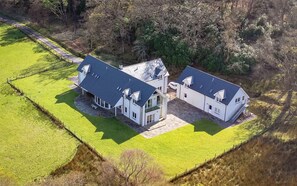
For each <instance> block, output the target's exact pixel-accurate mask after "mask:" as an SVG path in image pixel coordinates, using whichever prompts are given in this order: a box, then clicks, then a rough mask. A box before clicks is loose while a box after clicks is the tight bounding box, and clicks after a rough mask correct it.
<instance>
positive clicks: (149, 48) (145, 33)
mask: <svg viewBox="0 0 297 186" xmlns="http://www.w3.org/2000/svg"><path fill="white" fill-rule="evenodd" d="M133 51H134V52H135V53H136V55H137V56H138V58H139V59H143V58H149V57H152V56H157V57H160V58H162V59H163V60H164V62H165V63H167V64H168V65H175V66H179V67H183V66H186V65H187V64H189V63H190V61H191V58H192V52H191V50H190V48H189V46H188V45H187V44H186V43H184V42H183V41H181V40H180V39H179V37H178V33H177V31H176V30H174V29H168V30H166V31H165V32H164V33H163V32H158V31H156V30H155V28H154V26H153V25H152V24H151V23H147V24H143V25H141V26H140V28H139V29H138V33H137V36H136V42H135V43H134V47H133Z"/></svg>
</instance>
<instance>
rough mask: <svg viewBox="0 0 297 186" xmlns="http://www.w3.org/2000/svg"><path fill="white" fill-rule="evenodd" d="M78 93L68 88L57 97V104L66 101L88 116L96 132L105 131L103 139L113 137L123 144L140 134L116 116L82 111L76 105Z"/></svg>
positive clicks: (115, 140) (84, 115)
mask: <svg viewBox="0 0 297 186" xmlns="http://www.w3.org/2000/svg"><path fill="white" fill-rule="evenodd" d="M77 95H78V94H77V93H76V92H75V91H74V90H68V91H66V92H64V93H62V94H59V95H57V96H56V97H55V98H56V99H57V101H56V104H60V103H65V104H67V105H68V106H70V107H71V108H72V109H74V110H76V111H77V112H79V113H80V114H81V115H83V117H85V118H87V119H88V120H89V121H90V122H91V123H92V124H93V125H94V126H95V127H96V131H95V133H97V132H103V136H102V138H101V140H104V139H112V140H113V141H114V142H116V143H117V144H121V143H124V142H125V141H127V140H129V139H131V138H133V137H134V136H136V135H138V134H137V133H136V132H135V131H133V130H132V129H130V128H129V127H128V126H126V125H124V124H122V123H121V122H120V121H119V120H117V119H116V118H101V117H95V116H90V115H88V114H85V113H83V112H81V111H80V110H78V109H77V108H76V106H75V105H74V100H75V98H76V97H77Z"/></svg>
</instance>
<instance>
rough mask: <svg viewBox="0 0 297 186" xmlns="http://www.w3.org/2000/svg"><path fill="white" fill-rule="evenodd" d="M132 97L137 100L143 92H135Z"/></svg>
mask: <svg viewBox="0 0 297 186" xmlns="http://www.w3.org/2000/svg"><path fill="white" fill-rule="evenodd" d="M130 97H131V98H132V99H133V101H134V100H135V102H137V101H139V100H140V99H141V93H140V91H137V92H134V93H133V94H131V96H130ZM133 103H134V102H133Z"/></svg>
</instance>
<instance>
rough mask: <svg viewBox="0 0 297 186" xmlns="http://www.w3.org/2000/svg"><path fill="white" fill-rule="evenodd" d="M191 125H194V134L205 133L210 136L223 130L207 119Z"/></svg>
mask: <svg viewBox="0 0 297 186" xmlns="http://www.w3.org/2000/svg"><path fill="white" fill-rule="evenodd" d="M191 125H194V132H206V133H207V134H209V135H212V136H213V135H215V134H217V133H219V132H220V131H221V130H223V129H224V128H223V127H221V126H220V125H218V124H216V123H214V122H212V121H209V120H207V119H202V120H200V121H198V122H195V123H192V124H191Z"/></svg>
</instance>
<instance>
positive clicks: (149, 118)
mask: <svg viewBox="0 0 297 186" xmlns="http://www.w3.org/2000/svg"><path fill="white" fill-rule="evenodd" d="M154 116H155V115H153V114H152V115H149V116H147V117H146V124H150V123H153V122H154V119H155V117H154Z"/></svg>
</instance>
